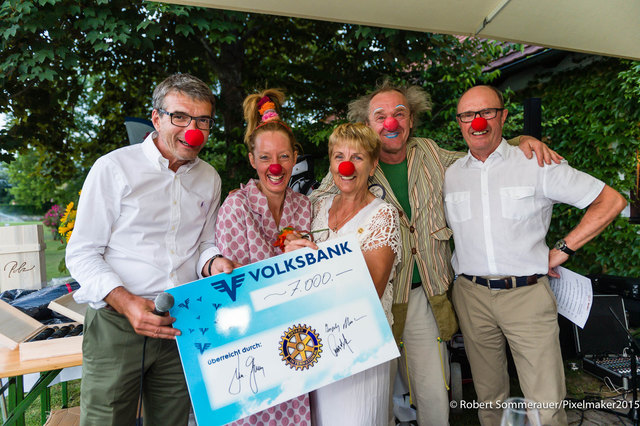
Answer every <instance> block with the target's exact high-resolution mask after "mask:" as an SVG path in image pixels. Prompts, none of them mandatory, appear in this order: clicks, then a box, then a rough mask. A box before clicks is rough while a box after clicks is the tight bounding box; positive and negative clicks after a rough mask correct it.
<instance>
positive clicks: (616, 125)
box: [505, 58, 640, 277]
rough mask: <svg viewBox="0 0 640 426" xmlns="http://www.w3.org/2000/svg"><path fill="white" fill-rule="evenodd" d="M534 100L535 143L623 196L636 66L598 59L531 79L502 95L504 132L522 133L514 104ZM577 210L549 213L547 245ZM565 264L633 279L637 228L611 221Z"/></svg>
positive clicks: (634, 132)
mask: <svg viewBox="0 0 640 426" xmlns="http://www.w3.org/2000/svg"><path fill="white" fill-rule="evenodd" d="M529 97H539V98H541V99H542V121H543V123H542V124H543V130H542V134H543V139H544V140H545V142H547V143H548V144H549V146H550V147H551V148H552V149H554V150H556V151H557V152H559V153H560V154H561V155H563V156H564V157H565V158H566V159H567V160H568V161H569V164H571V165H572V166H573V167H576V168H577V169H579V170H582V171H584V172H587V173H589V174H591V175H593V176H595V177H597V178H599V179H601V180H602V181H604V182H605V183H606V184H608V185H610V186H612V187H613V188H615V189H616V190H618V191H619V192H620V193H622V194H623V195H624V196H625V197H626V198H627V199H629V194H630V191H633V190H635V187H636V179H637V176H636V167H637V160H636V155H637V154H636V153H637V150H638V149H639V147H640V62H632V61H626V60H620V59H612V58H602V60H599V61H596V62H595V63H591V64H590V65H587V66H585V67H577V68H575V69H572V70H568V71H564V72H559V73H553V74H549V75H539V76H537V78H536V79H535V80H533V81H531V82H530V83H529V85H528V87H527V88H526V89H525V90H522V91H519V92H518V93H516V94H513V95H512V96H511V97H510V102H509V104H508V107H509V110H510V115H509V118H508V119H507V122H508V126H507V128H506V129H505V133H506V134H512V135H513V134H518V133H519V132H521V129H522V122H523V121H522V106H521V105H522V101H523V100H524V99H526V98H529ZM582 215H583V211H581V210H578V209H575V208H573V207H569V206H565V205H558V206H556V207H555V208H554V214H553V219H552V222H551V228H550V230H549V234H548V236H547V242H548V243H549V244H553V242H554V241H556V240H557V239H558V238H561V237H562V236H564V235H566V234H567V232H568V231H569V230H570V229H572V228H573V227H574V226H576V225H577V223H578V222H579V221H580V219H581V218H582ZM565 266H566V267H568V268H570V269H572V270H574V271H576V272H578V273H581V274H609V275H621V276H629V277H640V225H633V224H630V223H629V219H628V218H626V217H621V216H619V217H618V218H617V219H616V220H615V221H614V222H613V223H612V224H611V225H610V226H609V227H607V228H606V229H605V230H604V231H603V233H602V234H600V236H598V237H596V238H595V239H593V240H592V241H591V242H590V243H588V244H587V245H586V246H584V247H583V248H582V249H580V250H579V251H578V253H577V254H576V255H575V256H573V257H572V258H571V259H570V260H569V261H568V262H567V263H566V264H565Z"/></svg>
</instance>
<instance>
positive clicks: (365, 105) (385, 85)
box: [347, 78, 431, 128]
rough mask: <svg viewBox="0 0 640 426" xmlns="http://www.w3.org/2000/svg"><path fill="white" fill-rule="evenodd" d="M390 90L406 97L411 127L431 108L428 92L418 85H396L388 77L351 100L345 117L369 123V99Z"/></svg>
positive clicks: (353, 120)
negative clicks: (366, 92) (365, 93)
mask: <svg viewBox="0 0 640 426" xmlns="http://www.w3.org/2000/svg"><path fill="white" fill-rule="evenodd" d="M391 91H396V92H398V93H400V94H401V95H403V96H404V97H405V98H406V99H407V103H408V105H407V108H409V112H410V113H411V118H412V119H413V127H414V128H415V127H417V126H418V124H419V120H418V116H419V115H420V114H421V113H423V112H425V111H429V110H430V109H431V99H430V96H429V94H428V93H427V92H425V91H424V89H422V87H419V86H396V85H394V84H392V83H391V82H390V81H389V79H388V78H385V79H384V80H383V81H382V83H379V84H378V85H377V86H376V88H375V89H374V90H373V92H371V93H369V94H367V95H364V96H361V97H359V98H358V99H356V100H354V101H351V102H350V103H349V112H348V113H347V118H348V119H349V121H352V122H357V123H366V124H369V104H370V103H371V99H373V97H374V96H376V95H378V94H380V93H384V92H391Z"/></svg>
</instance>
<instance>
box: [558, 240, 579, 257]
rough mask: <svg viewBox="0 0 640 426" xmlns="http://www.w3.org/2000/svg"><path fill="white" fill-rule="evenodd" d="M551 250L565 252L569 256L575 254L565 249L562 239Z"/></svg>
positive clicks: (565, 245)
mask: <svg viewBox="0 0 640 426" xmlns="http://www.w3.org/2000/svg"><path fill="white" fill-rule="evenodd" d="M553 248H554V249H556V250H560V251H562V252H565V253H567V254H568V255H569V256H571V255H573V254H575V250H571V249H570V248H569V247H567V243H566V241H565V240H564V239H563V238H560V239H559V240H558V241H556V243H555V244H554V245H553Z"/></svg>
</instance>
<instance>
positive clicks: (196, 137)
mask: <svg viewBox="0 0 640 426" xmlns="http://www.w3.org/2000/svg"><path fill="white" fill-rule="evenodd" d="M184 141H185V142H186V143H188V144H189V145H191V146H200V145H202V144H203V143H204V135H203V134H202V132H201V131H200V130H195V129H190V130H187V131H186V132H184Z"/></svg>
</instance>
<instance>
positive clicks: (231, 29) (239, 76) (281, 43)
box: [0, 0, 500, 190]
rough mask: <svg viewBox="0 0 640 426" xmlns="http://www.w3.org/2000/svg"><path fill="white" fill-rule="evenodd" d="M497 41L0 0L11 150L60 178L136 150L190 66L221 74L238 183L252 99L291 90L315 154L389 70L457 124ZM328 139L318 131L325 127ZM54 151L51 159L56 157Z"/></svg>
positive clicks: (153, 7)
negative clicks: (456, 114)
mask: <svg viewBox="0 0 640 426" xmlns="http://www.w3.org/2000/svg"><path fill="white" fill-rule="evenodd" d="M496 49H500V48H499V47H495V46H493V45H492V44H490V43H482V42H480V41H477V40H473V39H466V40H462V41H461V40H459V39H458V38H456V37H453V36H448V35H437V34H423V33H416V32H409V31H400V30H392V29H382V28H369V27H362V26H357V25H345V24H338V23H330V22H322V21H310V20H303V19H294V18H288V17H277V16H269V15H260V14H247V13H240V12H231V11H223V10H217V9H204V8H196V7H190V6H181V5H174V4H167V3H155V2H148V3H144V4H143V5H140V4H138V3H135V2H134V3H131V2H126V1H124V0H112V1H104V0H100V1H99V0H79V1H71V0H21V1H17V0H6V1H4V2H3V3H1V5H0V113H4V114H7V116H8V117H9V125H8V126H7V127H6V128H4V129H0V145H1V146H2V147H3V148H4V149H5V150H6V151H7V152H8V154H6V155H4V154H2V153H0V156H4V157H3V158H4V159H5V161H12V159H13V156H12V155H11V154H15V153H19V152H26V151H27V150H30V149H35V150H36V151H37V152H39V153H41V154H42V155H43V156H45V157H46V160H44V159H41V160H40V161H39V163H40V166H41V173H42V174H43V175H45V176H49V177H50V178H51V179H52V180H54V181H56V182H65V181H68V180H70V179H75V177H76V176H84V174H85V173H86V171H87V170H88V168H89V167H90V165H91V164H92V163H93V162H94V161H95V159H96V158H97V157H98V156H100V155H102V154H104V153H106V152H108V151H111V150H113V149H115V148H117V147H119V146H123V145H126V143H127V142H126V139H127V137H126V131H125V128H124V126H123V122H124V118H125V117H126V116H132V117H149V115H150V110H151V105H150V97H151V92H152V90H153V87H154V86H155V85H156V84H157V83H158V82H159V81H161V80H162V79H164V78H165V77H166V76H167V75H169V74H172V73H175V72H189V73H191V74H194V75H196V76H198V77H200V78H202V79H203V80H204V81H207V82H212V87H213V88H214V91H215V92H216V93H217V95H218V105H217V116H218V117H217V122H218V123H219V127H217V128H216V129H215V131H214V132H213V134H212V138H211V140H212V143H209V144H207V147H206V148H205V150H204V152H203V158H205V159H207V160H209V161H211V162H212V163H214V164H215V165H216V168H217V169H218V171H219V172H220V174H221V175H222V176H223V177H224V179H223V182H224V187H225V188H224V189H225V190H229V189H232V188H235V187H237V186H238V184H239V183H240V182H243V181H246V180H247V178H248V177H250V176H252V175H253V170H251V169H250V168H249V167H247V159H246V151H245V148H244V145H243V144H242V132H243V126H244V122H243V116H242V100H243V99H244V97H245V96H246V95H247V94H248V93H250V92H253V91H254V90H259V89H263V88H265V87H281V88H283V89H285V91H286V93H287V94H288V97H289V101H290V102H289V103H288V104H287V107H286V110H285V114H284V118H285V119H286V120H287V121H289V122H290V123H291V124H292V127H293V128H294V131H295V132H296V133H297V134H298V135H299V138H300V142H301V144H302V145H303V146H304V147H305V151H307V152H313V153H314V154H315V153H316V152H318V153H319V154H320V155H321V157H322V158H324V157H325V155H326V154H325V152H326V151H325V146H326V137H325V136H326V135H327V134H328V129H331V128H332V124H329V123H328V122H327V118H329V117H336V118H338V119H345V117H346V110H347V104H348V102H349V101H350V100H352V99H354V98H355V97H357V96H359V95H361V94H363V93H365V92H367V91H368V90H370V89H371V88H372V87H373V86H374V85H375V83H376V81H378V80H379V79H381V78H382V77H383V76H385V75H389V76H402V78H403V80H405V81H409V82H411V83H414V84H420V85H423V86H425V88H426V89H427V90H428V91H430V92H431V93H432V95H433V98H434V113H433V114H432V115H431V116H430V117H429V118H430V120H431V121H432V122H433V125H432V127H433V128H436V129H437V128H439V127H440V126H441V125H442V123H448V120H449V117H448V115H447V114H448V113H449V112H450V111H451V107H452V104H451V99H452V97H451V94H452V93H453V92H455V91H456V90H458V89H459V88H460V87H469V86H470V85H471V84H473V83H474V82H476V81H484V79H485V78H486V77H483V76H482V75H481V70H482V67H483V65H484V64H486V63H487V62H488V61H489V59H490V57H491V56H492V55H493V54H495V53H496ZM318 135H320V136H322V137H320V136H318ZM45 153H46V154H45Z"/></svg>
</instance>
